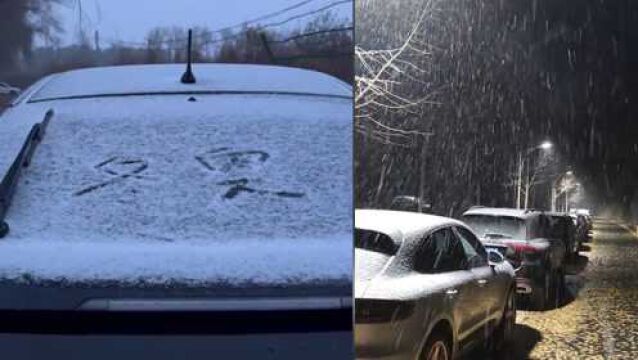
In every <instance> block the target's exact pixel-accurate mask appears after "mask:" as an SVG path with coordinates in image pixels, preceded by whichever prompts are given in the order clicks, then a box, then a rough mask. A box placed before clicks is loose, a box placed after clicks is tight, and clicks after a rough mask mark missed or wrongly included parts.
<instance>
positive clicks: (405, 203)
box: [390, 195, 431, 212]
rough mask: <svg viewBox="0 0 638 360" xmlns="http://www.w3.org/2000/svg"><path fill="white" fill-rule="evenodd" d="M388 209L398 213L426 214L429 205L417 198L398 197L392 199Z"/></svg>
mask: <svg viewBox="0 0 638 360" xmlns="http://www.w3.org/2000/svg"><path fill="white" fill-rule="evenodd" d="M390 208H391V209H392V210H400V211H413V212H427V211H429V210H430V208H431V205H430V204H429V203H426V202H425V201H423V199H421V198H419V197H418V196H409V195H399V196H395V197H394V199H392V204H391V205H390Z"/></svg>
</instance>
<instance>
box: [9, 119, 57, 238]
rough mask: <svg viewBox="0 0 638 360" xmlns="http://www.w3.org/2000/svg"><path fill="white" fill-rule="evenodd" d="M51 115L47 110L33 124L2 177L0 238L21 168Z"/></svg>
mask: <svg viewBox="0 0 638 360" xmlns="http://www.w3.org/2000/svg"><path fill="white" fill-rule="evenodd" d="M52 117H53V110H49V111H47V112H46V114H45V115H44V119H43V120H42V121H41V122H39V123H36V124H34V125H33V127H32V128H31V131H30V132H29V135H27V138H26V140H25V141H24V144H22V149H21V150H20V153H19V154H18V156H16V158H15V160H13V164H11V167H10V168H9V171H7V173H6V174H5V175H4V177H3V178H2V182H0V238H3V237H5V236H6V235H7V234H8V233H9V225H8V224H7V223H6V222H5V220H4V219H5V216H6V215H7V211H8V210H9V205H11V199H12V198H13V194H14V193H15V189H16V186H17V184H18V179H19V178H20V174H21V173H22V168H25V167H27V166H29V163H30V162H31V157H32V156H33V152H34V151H35V148H36V146H37V145H38V144H39V143H40V141H42V138H43V137H44V133H45V130H46V128H47V125H48V124H49V121H50V120H51V118H52Z"/></svg>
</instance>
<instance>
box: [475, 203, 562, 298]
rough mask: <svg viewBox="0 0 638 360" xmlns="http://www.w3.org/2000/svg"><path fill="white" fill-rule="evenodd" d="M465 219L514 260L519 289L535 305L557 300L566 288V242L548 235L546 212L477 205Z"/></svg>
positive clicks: (484, 239) (488, 242)
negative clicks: (564, 285) (564, 281)
mask: <svg viewBox="0 0 638 360" xmlns="http://www.w3.org/2000/svg"><path fill="white" fill-rule="evenodd" d="M462 220H463V221H464V222H465V223H466V224H467V225H468V226H470V227H471V228H472V229H473V230H474V232H475V233H476V234H478V235H479V238H480V239H481V241H482V242H483V244H484V245H485V247H487V248H488V249H489V248H494V249H498V250H499V251H501V253H502V254H503V255H504V256H505V257H506V258H507V260H508V261H509V262H510V263H512V265H513V266H514V269H515V272H516V288H517V292H518V293H519V294H521V295H522V296H525V297H527V298H528V299H529V300H530V302H531V305H532V306H533V307H534V308H536V309H545V308H546V307H547V305H548V304H550V303H554V302H556V300H557V299H558V298H559V297H560V291H561V290H562V288H563V280H564V259H565V253H566V246H565V243H564V242H563V240H562V239H560V238H557V239H554V238H551V237H548V236H547V233H548V229H549V219H548V218H547V216H546V215H544V214H543V213H542V212H540V211H535V210H519V209H509V208H488V207H475V208H471V209H470V210H468V211H466V212H465V213H464V214H463V217H462ZM504 245H505V246H507V247H504ZM508 249H509V250H508Z"/></svg>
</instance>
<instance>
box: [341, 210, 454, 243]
mask: <svg viewBox="0 0 638 360" xmlns="http://www.w3.org/2000/svg"><path fill="white" fill-rule="evenodd" d="M354 223H355V228H357V229H365V230H373V231H376V232H380V233H384V234H387V235H389V236H390V237H392V238H393V240H395V241H400V240H401V239H403V238H409V237H412V236H414V235H418V234H423V233H426V232H428V231H431V230H433V229H436V228H438V227H441V226H446V225H447V226H462V227H466V226H465V225H464V224H463V223H462V222H460V221H458V220H454V219H451V218H447V217H443V216H436V215H430V214H423V213H417V212H410V211H397V210H378V209H356V210H355V215H354Z"/></svg>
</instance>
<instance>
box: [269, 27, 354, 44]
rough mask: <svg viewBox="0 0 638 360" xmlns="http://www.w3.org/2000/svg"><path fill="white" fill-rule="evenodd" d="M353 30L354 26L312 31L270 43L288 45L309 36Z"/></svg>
mask: <svg viewBox="0 0 638 360" xmlns="http://www.w3.org/2000/svg"><path fill="white" fill-rule="evenodd" d="M353 29H354V28H353V27H352V26H348V27H341V28H334V29H326V30H318V31H312V32H307V33H303V34H299V35H294V36H290V37H287V38H285V39H281V40H271V41H270V43H275V44H280V43H287V42H289V41H292V40H297V39H301V38H305V37H309V36H315V35H321V34H327V33H334V32H342V31H351V30H353Z"/></svg>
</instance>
